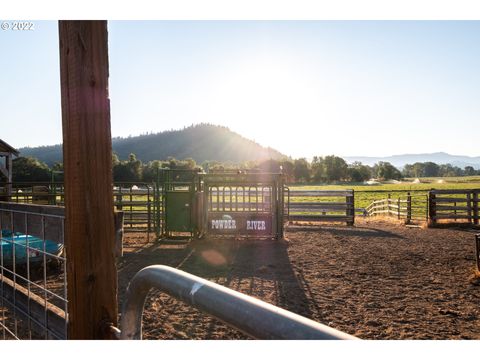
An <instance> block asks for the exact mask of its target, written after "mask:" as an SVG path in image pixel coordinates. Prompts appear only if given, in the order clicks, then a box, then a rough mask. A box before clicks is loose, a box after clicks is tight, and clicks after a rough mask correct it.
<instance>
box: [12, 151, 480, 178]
mask: <svg viewBox="0 0 480 360" xmlns="http://www.w3.org/2000/svg"><path fill="white" fill-rule="evenodd" d="M112 167H113V179H114V181H115V182H153V181H155V179H156V177H157V173H158V170H159V169H198V170H205V171H208V172H226V171H247V170H248V171H257V172H283V173H284V174H285V177H286V181H287V182H288V183H339V182H357V183H358V182H363V181H366V180H369V179H372V178H374V179H377V180H400V179H402V178H406V177H408V178H412V177H415V178H417V177H418V178H419V177H442V176H472V175H480V170H475V169H474V168H473V167H471V166H467V167H465V168H464V169H461V168H459V167H456V166H452V165H450V164H446V165H438V164H435V163H432V162H425V163H415V164H407V165H405V166H404V168H403V170H402V171H400V170H399V169H397V168H396V167H395V166H393V165H392V164H391V163H389V162H382V161H380V162H378V163H376V164H375V165H373V166H368V165H365V164H362V163H361V162H354V163H352V164H348V163H347V162H346V161H345V160H344V159H342V158H341V157H338V156H335V155H329V156H324V157H322V156H314V157H313V159H312V161H311V162H310V161H308V160H307V159H305V158H300V159H283V160H274V159H270V160H265V161H247V162H244V163H241V164H234V163H224V162H219V161H205V162H203V163H202V164H197V163H196V162H195V160H194V159H192V158H186V159H184V160H178V159H175V158H173V157H170V158H168V159H167V160H153V161H148V162H145V163H143V162H142V161H141V160H140V159H138V158H137V157H136V156H135V154H130V155H129V157H128V159H125V160H121V159H120V158H119V157H118V156H117V155H116V154H114V155H113V157H112ZM52 180H54V181H58V182H61V181H63V164H62V163H55V164H54V165H53V166H52V167H49V166H48V165H47V164H45V163H43V162H41V161H39V160H38V159H35V158H32V157H18V158H16V159H15V160H13V181H14V182H17V183H18V182H31V181H33V182H43V181H45V182H48V181H52Z"/></svg>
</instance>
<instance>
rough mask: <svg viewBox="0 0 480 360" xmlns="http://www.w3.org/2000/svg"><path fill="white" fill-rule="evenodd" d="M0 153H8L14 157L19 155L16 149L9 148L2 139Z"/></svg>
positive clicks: (0, 140)
mask: <svg viewBox="0 0 480 360" xmlns="http://www.w3.org/2000/svg"><path fill="white" fill-rule="evenodd" d="M0 152H8V153H11V154H13V155H15V156H18V154H19V152H18V150H17V149H15V148H13V147H11V146H10V145H8V144H7V143H6V142H5V141H3V140H2V139H0Z"/></svg>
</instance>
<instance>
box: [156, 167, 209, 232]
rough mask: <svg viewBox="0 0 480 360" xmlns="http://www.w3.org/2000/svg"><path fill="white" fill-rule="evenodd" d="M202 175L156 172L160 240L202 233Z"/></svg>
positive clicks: (181, 171)
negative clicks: (159, 210) (159, 205)
mask: <svg viewBox="0 0 480 360" xmlns="http://www.w3.org/2000/svg"><path fill="white" fill-rule="evenodd" d="M202 175H203V173H202V172H199V171H197V170H168V169H165V170H163V169H162V170H160V171H159V178H158V183H159V185H158V188H159V189H160V193H161V194H162V195H161V196H162V198H163V201H161V205H162V206H161V208H163V211H162V212H161V216H160V218H161V221H160V223H161V228H162V232H161V233H162V235H163V236H164V237H169V238H176V237H185V236H186V237H192V236H199V235H201V233H202V225H203V221H202V218H201V215H202V214H201V209H202V206H201V205H202V200H203V179H202Z"/></svg>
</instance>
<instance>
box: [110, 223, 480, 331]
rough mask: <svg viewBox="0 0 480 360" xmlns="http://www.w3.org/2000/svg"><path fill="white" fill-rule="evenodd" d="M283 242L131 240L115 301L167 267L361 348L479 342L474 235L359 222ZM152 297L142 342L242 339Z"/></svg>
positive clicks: (479, 279) (307, 231)
mask: <svg viewBox="0 0 480 360" xmlns="http://www.w3.org/2000/svg"><path fill="white" fill-rule="evenodd" d="M286 239H287V241H281V242H275V241H240V240H235V239H222V240H218V239H203V240H196V241H193V242H191V243H189V244H187V245H178V244H163V243H161V242H159V243H154V242H153V240H152V239H150V243H148V242H147V240H146V236H145V235H144V234H141V235H136V234H127V235H126V239H125V253H124V257H123V258H122V260H121V262H120V264H119V292H120V299H122V297H123V294H124V292H125V289H126V286H127V284H128V281H129V280H130V279H131V278H132V277H133V275H134V274H135V273H136V272H137V271H138V270H140V269H141V268H143V267H144V266H148V265H152V264H164V265H169V266H173V267H177V268H179V269H182V270H184V271H187V272H190V273H192V274H195V275H198V276H201V277H204V278H206V279H209V280H211V281H214V282H217V283H219V284H221V285H224V286H227V287H229V288H232V289H234V290H237V291H240V292H243V293H246V294H248V295H252V296H254V297H257V298H259V299H262V300H264V301H266V302H269V303H272V304H274V305H277V306H280V307H282V308H285V309H287V310H290V311H293V312H295V313H298V314H300V315H303V316H306V317H308V318H311V319H314V320H316V321H319V322H321V323H324V324H328V325H330V326H332V327H335V328H337V329H339V330H342V331H345V332H347V333H350V334H353V335H355V336H358V337H360V338H363V339H480V276H478V274H477V275H475V257H474V232H473V231H472V230H470V231H469V230H462V229H422V228H407V227H405V226H403V225H400V224H394V223H390V222H381V221H375V222H365V221H362V220H361V219H359V221H357V224H356V226H355V227H347V226H344V225H327V226H322V227H320V228H312V227H308V228H307V227H299V226H296V227H291V228H290V229H289V230H287V232H286ZM150 295H151V296H150V297H149V299H148V300H147V303H146V309H145V313H144V338H146V339H244V338H246V337H245V336H244V335H242V334H241V333H239V332H238V331H235V330H232V329H229V328H228V327H226V326H224V325H222V324H221V323H220V322H218V321H217V320H214V319H212V318H210V317H209V316H206V315H203V314H201V313H199V312H197V311H196V310H194V309H192V308H191V307H189V306H187V305H184V304H183V303H181V302H179V301H176V300H174V299H172V298H170V297H169V296H166V295H163V294H159V293H158V292H155V291H153V292H151V294H150Z"/></svg>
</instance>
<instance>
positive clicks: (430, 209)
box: [428, 191, 437, 226]
mask: <svg viewBox="0 0 480 360" xmlns="http://www.w3.org/2000/svg"><path fill="white" fill-rule="evenodd" d="M434 200H435V194H434V193H433V191H430V192H429V193H428V217H429V226H434V225H435V221H436V220H435V217H436V216H437V213H436V209H435V201H434Z"/></svg>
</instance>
